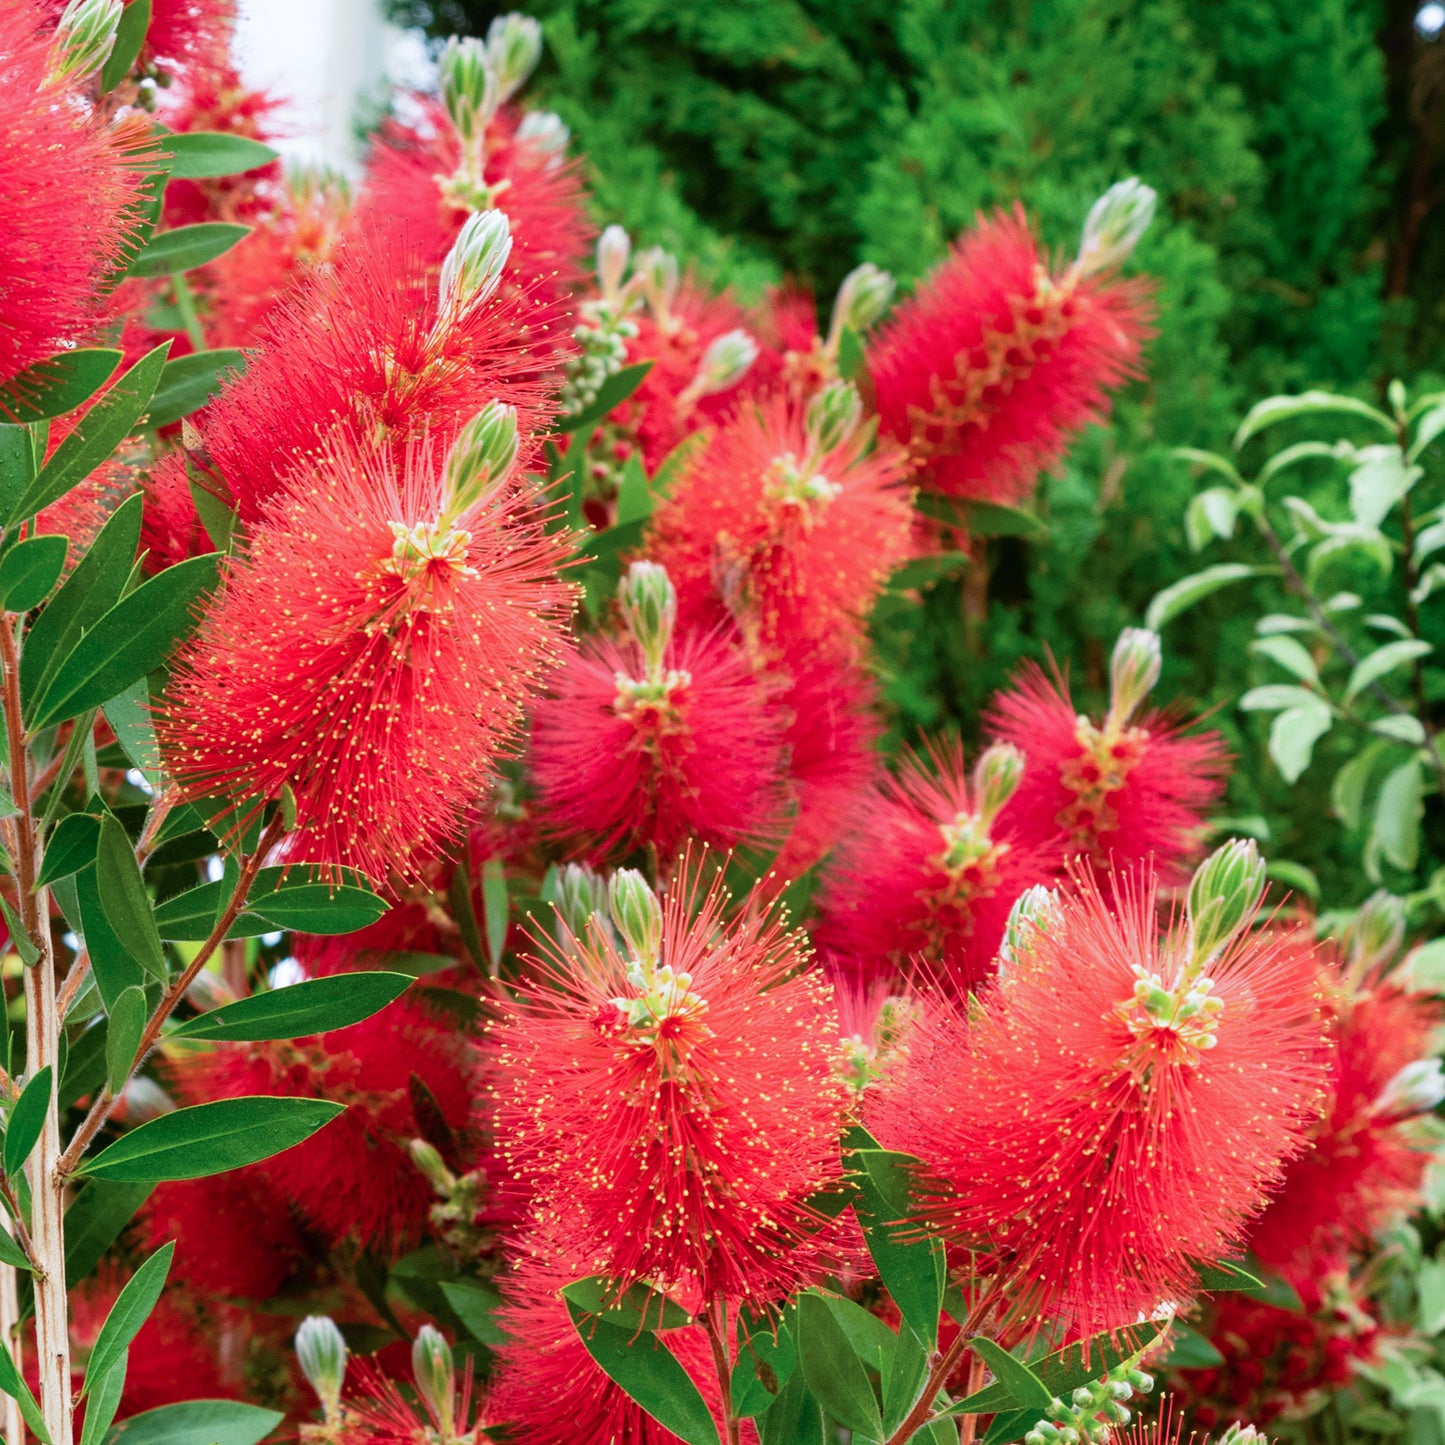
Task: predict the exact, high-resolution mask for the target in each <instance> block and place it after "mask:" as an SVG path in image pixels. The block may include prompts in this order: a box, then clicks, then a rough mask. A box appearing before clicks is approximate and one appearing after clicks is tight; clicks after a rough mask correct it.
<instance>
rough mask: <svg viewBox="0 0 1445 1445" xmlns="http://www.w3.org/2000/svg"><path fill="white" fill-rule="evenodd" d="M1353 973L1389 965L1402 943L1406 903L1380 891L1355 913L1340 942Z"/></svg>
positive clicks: (1372, 895) (1403, 939)
mask: <svg viewBox="0 0 1445 1445" xmlns="http://www.w3.org/2000/svg"><path fill="white" fill-rule="evenodd" d="M1341 941H1342V942H1343V944H1344V948H1345V953H1346V955H1347V956H1348V958H1349V960H1350V964H1351V966H1352V968H1353V969H1354V971H1355V972H1357V973H1365V972H1368V971H1369V970H1370V969H1372V968H1375V967H1377V966H1378V965H1379V964H1382V963H1386V962H1388V961H1389V960H1390V959H1391V958H1393V957H1394V956H1395V954H1396V952H1397V951H1398V950H1399V947H1400V945H1401V944H1402V943H1403V942H1404V941H1405V900H1404V899H1403V898H1397V897H1395V895H1394V894H1393V893H1386V892H1384V891H1383V890H1379V891H1377V892H1375V893H1372V894H1370V896H1369V897H1368V898H1367V899H1365V901H1364V902H1363V903H1362V904H1361V905H1360V906H1359V908H1358V909H1357V910H1356V911H1355V916H1354V918H1352V919H1351V920H1350V923H1349V926H1348V927H1347V928H1346V929H1345V931H1344V937H1343V939H1342V940H1341Z"/></svg>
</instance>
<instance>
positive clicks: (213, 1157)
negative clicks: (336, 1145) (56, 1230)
mask: <svg viewBox="0 0 1445 1445" xmlns="http://www.w3.org/2000/svg"><path fill="white" fill-rule="evenodd" d="M343 1107H344V1106H343V1105H341V1104H333V1103H331V1102H329V1101H328V1100H326V1099H289V1098H277V1097H271V1096H261V1097H254V1098H246V1099H219V1100H217V1101H215V1102H214V1103H210V1104H193V1105H192V1106H191V1107H190V1108H187V1109H177V1110H176V1111H175V1112H174V1113H170V1114H161V1115H159V1116H158V1117H157V1118H154V1119H147V1120H146V1122H145V1123H144V1124H141V1125H140V1126H139V1127H138V1128H135V1129H132V1130H131V1131H130V1133H128V1134H122V1135H121V1137H120V1138H119V1139H117V1140H116V1141H115V1143H114V1144H111V1145H109V1146H108V1147H107V1148H105V1149H102V1150H101V1151H100V1153H99V1154H96V1155H94V1156H92V1157H91V1158H90V1159H87V1160H83V1161H82V1162H81V1165H80V1168H79V1170H78V1171H77V1172H78V1173H80V1174H84V1175H88V1176H90V1177H91V1178H93V1179H121V1180H128V1181H131V1182H134V1183H146V1182H157V1183H158V1182H160V1181H162V1180H173V1179H205V1178H207V1177H208V1176H209V1175H212V1174H224V1173H225V1172H226V1171H227V1170H228V1169H240V1168H243V1167H244V1166H245V1165H247V1164H255V1163H256V1162H257V1161H258V1160H261V1159H269V1158H270V1157H271V1156H272V1155H273V1154H280V1153H281V1152H282V1151H283V1150H286V1149H290V1148H292V1147H294V1146H295V1145H297V1144H300V1143H301V1142H302V1141H303V1140H305V1139H309V1138H310V1137H311V1136H312V1135H313V1134H314V1133H316V1131H317V1130H318V1129H321V1128H323V1127H324V1126H325V1125H327V1124H329V1123H330V1122H331V1120H332V1119H334V1118H335V1117H336V1116H337V1115H338V1114H339V1113H341V1112H342V1109H343Z"/></svg>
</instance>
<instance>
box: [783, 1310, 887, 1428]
mask: <svg viewBox="0 0 1445 1445" xmlns="http://www.w3.org/2000/svg"><path fill="white" fill-rule="evenodd" d="M797 1308H798V1313H797V1347H798V1360H799V1363H800V1365H801V1366H802V1371H803V1377H804V1378H805V1379H806V1380H807V1382H808V1388H809V1389H810V1390H811V1391H812V1392H813V1394H814V1395H816V1396H817V1398H818V1403H819V1404H820V1405H821V1406H822V1407H823V1409H824V1411H825V1412H826V1413H827V1414H828V1415H831V1416H832V1417H833V1419H835V1420H836V1421H837V1422H838V1423H839V1424H840V1425H843V1426H845V1427H846V1428H847V1429H849V1430H853V1431H856V1432H858V1433H861V1434H863V1435H866V1436H868V1438H869V1439H872V1440H876V1439H878V1437H879V1435H880V1434H881V1433H882V1429H883V1417H882V1415H881V1413H880V1411H879V1408H878V1401H877V1399H876V1398H875V1397H874V1394H873V1387H872V1386H871V1385H870V1384H869V1383H868V1376H867V1374H866V1373H865V1372H864V1369H863V1366H862V1364H861V1363H859V1360H858V1357H857V1355H856V1354H855V1353H854V1351H853V1347H852V1345H851V1344H850V1343H849V1340H848V1337H847V1335H845V1334H844V1333H843V1330H842V1327H841V1326H840V1325H839V1324H838V1322H837V1321H836V1320H835V1319H834V1318H833V1312H832V1311H831V1310H830V1309H829V1308H828V1302H827V1301H826V1300H825V1299H824V1298H823V1297H822V1295H820V1294H816V1293H814V1292H813V1291H811V1290H809V1291H808V1292H807V1293H806V1294H803V1295H802V1296H800V1298H799V1300H798V1306H797Z"/></svg>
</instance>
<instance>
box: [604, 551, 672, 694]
mask: <svg viewBox="0 0 1445 1445" xmlns="http://www.w3.org/2000/svg"><path fill="white" fill-rule="evenodd" d="M617 606H618V610H619V611H620V612H621V613H622V621H623V623H624V625H625V626H626V628H627V630H628V631H629V632H630V633H631V634H632V640H633V641H634V642H636V643H637V645H638V646H639V647H640V648H641V649H642V655H643V657H644V658H645V659H646V661H647V671H648V676H649V678H653V677H656V676H659V675H660V674H661V672H662V668H663V662H664V660H665V658H666V656H667V648H668V644H669V643H670V642H671V641H672V629H673V628H674V626H676V624H677V589H676V588H675V587H674V586H673V585H672V579H671V578H670V577H669V576H668V575H667V568H665V567H660V566H659V565H658V564H657V563H656V562H634V563H633V564H632V565H631V566H630V567H629V568H628V569H627V575H626V576H625V577H624V578H623V579H622V581H621V582H620V583H619V584H618V587H617Z"/></svg>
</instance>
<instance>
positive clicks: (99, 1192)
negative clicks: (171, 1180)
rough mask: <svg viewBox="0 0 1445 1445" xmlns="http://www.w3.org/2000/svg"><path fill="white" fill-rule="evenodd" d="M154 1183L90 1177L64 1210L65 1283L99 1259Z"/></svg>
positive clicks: (80, 1277)
mask: <svg viewBox="0 0 1445 1445" xmlns="http://www.w3.org/2000/svg"><path fill="white" fill-rule="evenodd" d="M154 1188H155V1184H154V1183H153V1182H152V1181H150V1180H147V1181H145V1182H143V1183H139V1184H135V1183H120V1182H112V1181H111V1180H108V1179H92V1180H91V1181H90V1182H89V1183H88V1184H86V1185H85V1186H84V1187H83V1188H82V1189H81V1190H80V1191H79V1192H78V1193H77V1194H76V1196H75V1198H74V1199H73V1200H72V1201H71V1205H70V1208H69V1209H67V1210H66V1211H65V1287H66V1288H67V1289H74V1288H75V1286H76V1285H78V1284H79V1283H80V1281H81V1280H83V1279H84V1278H85V1277H86V1275H88V1274H89V1273H90V1272H91V1270H93V1269H94V1268H95V1267H96V1265H97V1264H99V1263H100V1260H101V1256H102V1255H104V1254H105V1252H106V1250H108V1249H109V1248H110V1247H111V1245H112V1244H114V1243H115V1241H116V1240H117V1239H118V1238H119V1237H120V1233H121V1231H122V1230H123V1229H124V1228H125V1227H126V1225H128V1224H129V1223H130V1222H131V1220H132V1219H133V1218H134V1217H135V1213H136V1210H138V1209H139V1208H140V1207H141V1205H142V1204H144V1203H145V1202H146V1200H147V1199H149V1198H150V1196H151V1191H152V1190H153V1189H154Z"/></svg>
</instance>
